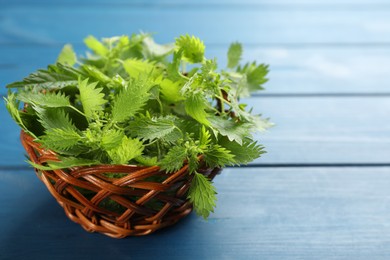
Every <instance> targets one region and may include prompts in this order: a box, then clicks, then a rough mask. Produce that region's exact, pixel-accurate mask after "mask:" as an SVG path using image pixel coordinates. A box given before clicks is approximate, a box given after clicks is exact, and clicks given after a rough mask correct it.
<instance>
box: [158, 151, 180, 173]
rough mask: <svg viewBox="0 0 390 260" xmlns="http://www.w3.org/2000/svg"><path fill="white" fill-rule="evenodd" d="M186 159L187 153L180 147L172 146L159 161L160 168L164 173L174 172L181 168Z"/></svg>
mask: <svg viewBox="0 0 390 260" xmlns="http://www.w3.org/2000/svg"><path fill="white" fill-rule="evenodd" d="M186 157H187V151H186V149H185V148H184V147H182V146H174V147H172V148H171V149H170V150H169V152H168V153H167V154H166V155H165V157H164V158H163V159H162V160H161V161H160V167H161V169H162V170H164V171H166V172H175V171H178V170H180V168H181V167H183V164H184V160H185V159H186Z"/></svg>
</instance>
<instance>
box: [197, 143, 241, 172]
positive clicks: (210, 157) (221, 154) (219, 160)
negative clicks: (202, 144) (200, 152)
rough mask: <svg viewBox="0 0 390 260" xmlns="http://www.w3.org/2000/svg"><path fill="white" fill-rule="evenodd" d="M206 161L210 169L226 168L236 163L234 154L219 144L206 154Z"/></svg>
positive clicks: (210, 148) (209, 149)
mask: <svg viewBox="0 0 390 260" xmlns="http://www.w3.org/2000/svg"><path fill="white" fill-rule="evenodd" d="M204 160H205V162H206V164H207V165H208V166H209V167H225V166H226V165H234V164H235V163H236V160H235V156H234V154H232V153H231V152H230V151H229V150H227V149H226V148H224V147H222V146H220V145H218V144H216V145H212V146H211V147H209V148H208V149H207V150H206V151H205V152H204Z"/></svg>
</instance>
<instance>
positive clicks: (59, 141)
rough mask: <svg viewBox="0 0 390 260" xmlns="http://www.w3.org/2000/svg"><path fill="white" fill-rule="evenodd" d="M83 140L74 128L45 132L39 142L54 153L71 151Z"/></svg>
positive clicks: (53, 129)
mask: <svg viewBox="0 0 390 260" xmlns="http://www.w3.org/2000/svg"><path fill="white" fill-rule="evenodd" d="M80 140H81V136H80V135H79V134H78V132H77V131H76V130H75V129H72V128H52V129H48V130H46V131H45V135H43V136H41V137H40V139H39V141H38V142H40V143H42V144H43V146H45V147H46V148H48V149H51V150H54V151H62V150H65V151H66V150H69V149H70V148H72V147H74V146H75V145H76V144H77V143H78V142H79V141H80Z"/></svg>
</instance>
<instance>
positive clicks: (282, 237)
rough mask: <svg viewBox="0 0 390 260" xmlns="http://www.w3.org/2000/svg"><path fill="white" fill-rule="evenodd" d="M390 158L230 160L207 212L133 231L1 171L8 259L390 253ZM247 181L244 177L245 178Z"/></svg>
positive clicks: (27, 175) (28, 175)
mask: <svg viewBox="0 0 390 260" xmlns="http://www.w3.org/2000/svg"><path fill="white" fill-rule="evenodd" d="M389 174H390V168H332V169H324V168H299V169H256V168H254V169H226V170H224V171H223V173H222V174H221V175H220V176H217V177H216V179H215V185H216V187H217V190H218V204H217V208H216V210H215V213H214V214H213V215H211V217H210V218H209V220H208V221H204V220H202V219H201V218H198V217H196V216H195V214H191V215H190V216H189V217H187V218H186V219H184V220H182V221H181V222H180V223H178V224H177V225H176V226H174V227H170V228H167V229H165V230H163V231H160V232H157V233H155V234H153V235H150V236H145V237H133V238H128V239H124V240H115V239H111V238H107V237H105V236H103V235H100V234H89V233H87V232H85V231H84V230H83V229H82V228H81V227H79V226H78V225H77V224H74V223H73V222H71V221H70V220H68V219H67V218H66V217H65V215H64V213H63V210H62V209H61V208H60V207H59V206H58V205H57V203H56V202H55V201H54V199H53V198H52V197H51V195H50V194H49V193H48V191H47V190H46V188H45V187H44V185H43V184H42V183H41V182H40V181H38V180H37V178H36V177H35V176H34V172H33V171H22V172H15V171H0V178H1V181H0V191H1V194H2V195H1V196H0V203H1V205H2V207H0V218H1V220H2V221H1V222H0V227H1V230H2V232H1V235H0V257H1V258H3V259H27V258H28V259H32V258H34V259H35V258H41V259H42V258H43V259H68V258H75V259H78V258H85V255H86V254H88V257H87V258H91V259H97V258H99V259H100V258H102V259H108V258H109V259H112V258H116V259H126V258H128V257H130V256H131V258H134V259H161V256H164V258H167V259H177V258H180V259H243V258H247V259H313V258H315V259H389V257H390V247H389V246H388V244H389V241H390V225H388V224H387V222H388V219H389V218H390V208H389V206H388V205H389V203H390V193H389V187H390V178H389ZM237 184H239V185H237Z"/></svg>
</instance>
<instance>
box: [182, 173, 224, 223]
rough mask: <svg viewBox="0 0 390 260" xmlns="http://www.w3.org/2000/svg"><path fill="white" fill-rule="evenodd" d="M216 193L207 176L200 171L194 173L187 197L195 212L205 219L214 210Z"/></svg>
mask: <svg viewBox="0 0 390 260" xmlns="http://www.w3.org/2000/svg"><path fill="white" fill-rule="evenodd" d="M216 194H217V192H216V191H215V187H214V186H213V185H212V183H211V182H210V181H209V180H208V179H207V177H205V176H204V175H203V174H200V173H194V178H193V180H192V182H191V186H190V189H189V191H188V199H189V200H190V202H191V203H193V205H194V209H195V212H196V214H198V215H199V216H202V217H203V218H204V219H207V217H208V216H209V215H210V213H211V212H214V208H215V206H216V201H217V197H216V196H215V195H216Z"/></svg>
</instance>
